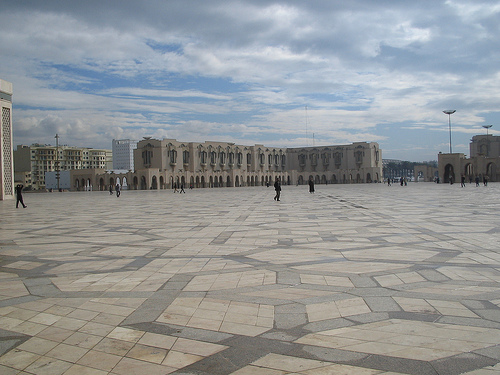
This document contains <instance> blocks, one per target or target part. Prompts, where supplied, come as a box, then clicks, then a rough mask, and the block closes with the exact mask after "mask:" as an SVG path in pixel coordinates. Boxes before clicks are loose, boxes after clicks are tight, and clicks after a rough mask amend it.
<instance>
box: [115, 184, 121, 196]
mask: <svg viewBox="0 0 500 375" xmlns="http://www.w3.org/2000/svg"><path fill="white" fill-rule="evenodd" d="M115 190H116V197H117V198H119V197H120V184H116V186H115Z"/></svg>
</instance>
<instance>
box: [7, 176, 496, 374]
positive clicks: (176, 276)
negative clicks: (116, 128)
mask: <svg viewBox="0 0 500 375" xmlns="http://www.w3.org/2000/svg"><path fill="white" fill-rule="evenodd" d="M273 196H274V191H273V189H272V187H270V188H266V187H252V188H219V189H195V190H187V191H186V194H179V193H177V194H174V193H173V192H172V191H171V190H168V191H165V190H162V191H123V192H122V195H121V197H119V198H117V197H116V196H115V195H112V196H111V195H110V194H109V192H63V193H39V194H38V193H32V194H29V193H26V194H25V195H24V198H25V203H26V204H27V205H28V208H26V209H22V208H19V209H16V208H15V200H7V201H0V223H1V227H0V373H1V374H2V375H10V374H37V375H43V374H50V375H57V374H66V375H70V374H78V375H86V374H96V375H97V374H116V375H121V374H123V375H129V374H141V375H142V374H147V375H155V374H170V373H172V374H234V375H280V374H303V375H326V374H341V375H347V374H354V375H368V374H415V375H427V374H429V375H430V374H440V375H452V374H461V373H465V374H469V375H471V374H474V375H480V374H481V375H494V374H500V364H499V362H500V241H499V240H500V199H499V198H500V184H495V183H490V184H489V186H487V187H484V186H482V185H481V186H480V187H475V186H474V185H467V186H466V187H465V188H461V187H460V184H454V185H445V184H433V183H410V184H409V185H408V186H406V187H401V186H399V185H393V186H387V185H384V184H360V185H328V186H325V185H317V186H316V193H314V194H309V193H308V187H307V186H284V187H283V191H282V199H281V201H279V202H277V201H274V200H273Z"/></svg>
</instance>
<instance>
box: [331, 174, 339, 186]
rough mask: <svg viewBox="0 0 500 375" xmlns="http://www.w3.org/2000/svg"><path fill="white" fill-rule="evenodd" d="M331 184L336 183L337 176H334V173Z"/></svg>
mask: <svg viewBox="0 0 500 375" xmlns="http://www.w3.org/2000/svg"><path fill="white" fill-rule="evenodd" d="M332 184H338V181H337V176H335V175H334V174H332Z"/></svg>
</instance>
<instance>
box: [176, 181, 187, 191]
mask: <svg viewBox="0 0 500 375" xmlns="http://www.w3.org/2000/svg"><path fill="white" fill-rule="evenodd" d="M177 191H179V193H184V194H186V191H185V190H184V183H182V182H181V183H180V189H179V190H178V189H177V182H174V193H177Z"/></svg>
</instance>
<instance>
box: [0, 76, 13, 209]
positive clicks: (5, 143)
mask: <svg viewBox="0 0 500 375" xmlns="http://www.w3.org/2000/svg"><path fill="white" fill-rule="evenodd" d="M12 93H13V91H12V83H10V82H7V81H4V80H2V79H0V140H1V143H0V200H4V199H6V198H12V197H14V164H13V162H14V159H13V155H12Z"/></svg>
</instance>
